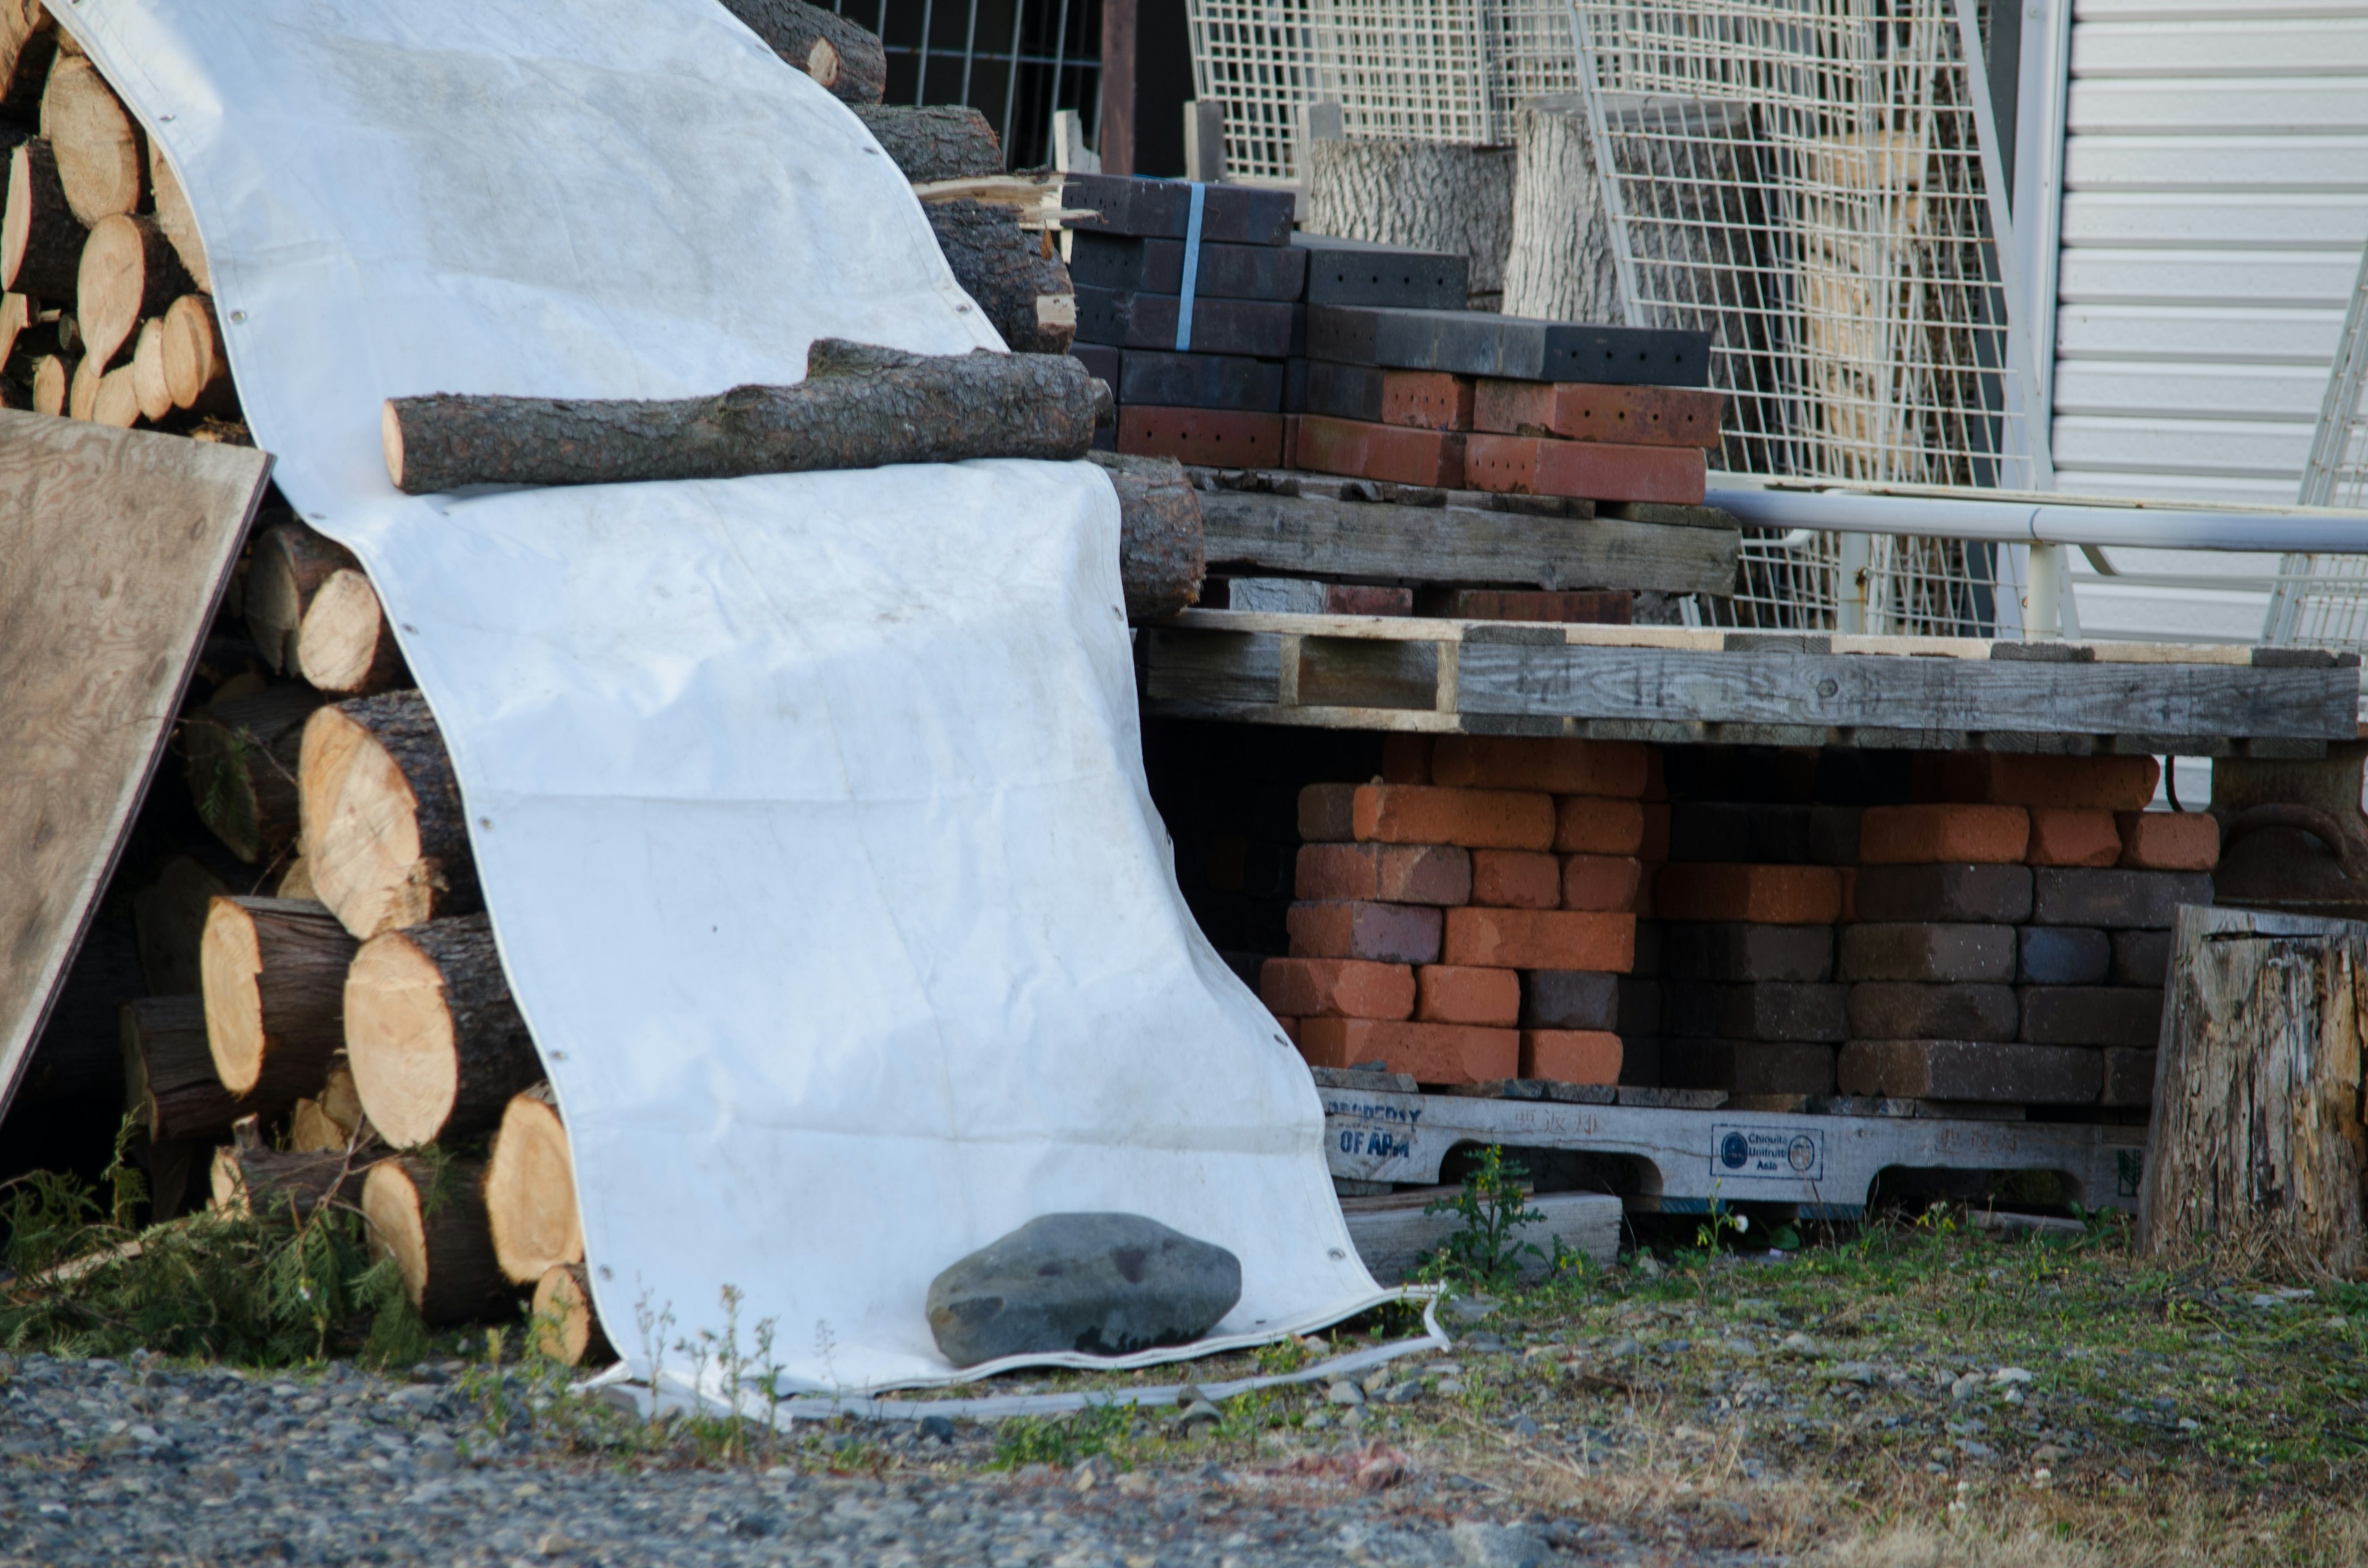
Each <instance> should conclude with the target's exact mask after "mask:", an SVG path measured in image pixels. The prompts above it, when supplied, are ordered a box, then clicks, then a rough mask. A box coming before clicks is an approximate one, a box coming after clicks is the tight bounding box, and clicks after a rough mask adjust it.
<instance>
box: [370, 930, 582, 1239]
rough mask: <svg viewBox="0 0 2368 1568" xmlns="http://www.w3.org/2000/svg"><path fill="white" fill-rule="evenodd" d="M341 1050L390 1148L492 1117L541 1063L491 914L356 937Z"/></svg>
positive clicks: (473, 1127)
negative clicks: (508, 978)
mask: <svg viewBox="0 0 2368 1568" xmlns="http://www.w3.org/2000/svg"><path fill="white" fill-rule="evenodd" d="M346 1058H347V1061H348V1062H351V1063H352V1065H353V1070H354V1089H355V1091H356V1092H357V1093H358V1094H359V1096H361V1103H362V1112H363V1114H364V1115H366V1116H368V1117H369V1118H370V1125H371V1126H372V1127H375V1128H377V1129H378V1134H379V1136H380V1137H381V1138H383V1139H385V1140H386V1141H387V1142H390V1143H392V1144H393V1145H394V1146H395V1147H396V1148H398V1149H413V1148H417V1147H418V1146H419V1145H421V1144H423V1143H433V1142H436V1141H437V1140H438V1139H440V1138H445V1137H448V1136H453V1135H457V1134H460V1133H463V1132H473V1131H477V1130H479V1129H481V1128H485V1127H491V1126H493V1125H494V1124H495V1123H496V1122H498V1121H500V1120H501V1119H502V1111H503V1108H504V1107H506V1106H507V1105H508V1104H509V1100H510V1096H512V1095H515V1094H517V1093H518V1091H519V1090H521V1089H523V1088H526V1087H527V1086H528V1085H531V1084H533V1083H535V1082H536V1081H537V1080H539V1079H540V1078H541V1076H542V1062H541V1058H540V1057H538V1056H536V1054H535V1051H534V1040H533V1038H532V1037H531V1036H529V1034H528V1033H527V1030H526V1020H525V1019H523V1018H521V1017H518V1005H517V1004H516V1003H514V1002H512V1001H511V1000H510V988H509V983H508V982H507V981H506V980H505V979H504V978H503V976H502V960H501V955H500V953H499V952H498V951H496V950H495V946H494V930H493V924H492V922H491V921H489V920H487V919H486V917H485V916H484V915H463V916H461V917H460V918H458V919H454V920H431V921H429V922H427V924H426V925H423V926H408V927H406V928H404V929H403V930H400V931H385V932H381V933H380V934H379V935H378V936H375V937H371V938H370V940H369V941H367V942H364V943H363V944H362V946H361V950H360V951H359V952H358V953H356V954H355V955H354V963H353V968H352V969H351V970H350V971H347V975H346ZM538 1272H539V1271H538ZM532 1278H534V1276H532V1275H529V1276H528V1277H527V1278H525V1279H521V1280H520V1281H519V1283H521V1284H525V1283H529V1282H530V1281H531V1280H532Z"/></svg>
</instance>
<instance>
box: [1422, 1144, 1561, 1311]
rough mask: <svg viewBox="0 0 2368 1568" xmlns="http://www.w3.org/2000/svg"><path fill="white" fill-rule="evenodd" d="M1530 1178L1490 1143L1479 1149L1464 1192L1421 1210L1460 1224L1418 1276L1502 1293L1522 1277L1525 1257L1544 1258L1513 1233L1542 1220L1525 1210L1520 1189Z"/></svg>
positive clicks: (1465, 1178) (1525, 1198)
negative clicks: (1525, 1180)
mask: <svg viewBox="0 0 2368 1568" xmlns="http://www.w3.org/2000/svg"><path fill="white" fill-rule="evenodd" d="M1527 1176H1529V1172H1528V1171H1527V1170H1525V1169H1523V1168H1522V1167H1521V1166H1520V1165H1518V1164H1515V1163H1513V1162H1511V1161H1508V1160H1507V1159H1506V1158H1505V1151H1504V1149H1503V1148H1502V1147H1501V1146H1499V1145H1497V1144H1494V1143H1491V1144H1490V1145H1488V1147H1486V1149H1483V1150H1482V1151H1481V1152H1480V1159H1479V1163H1478V1164H1476V1165H1474V1166H1473V1167H1472V1168H1471V1169H1470V1170H1469V1171H1467V1172H1465V1173H1464V1176H1463V1190H1462V1191H1460V1192H1458V1193H1456V1194H1455V1196H1454V1197H1452V1198H1448V1199H1440V1200H1439V1201H1438V1202H1435V1203H1432V1204H1429V1206H1427V1207H1426V1208H1425V1209H1424V1210H1423V1212H1424V1213H1426V1214H1452V1215H1455V1216H1456V1217H1457V1218H1458V1219H1460V1220H1462V1221H1463V1223H1462V1224H1461V1225H1459V1226H1458V1227H1457V1228H1456V1230H1455V1233H1453V1234H1452V1235H1451V1236H1449V1237H1448V1238H1447V1244H1446V1245H1445V1246H1443V1247H1442V1248H1440V1253H1439V1255H1438V1256H1436V1257H1434V1258H1432V1259H1431V1260H1430V1261H1429V1263H1427V1264H1425V1265H1424V1266H1423V1267H1422V1269H1421V1271H1420V1273H1421V1278H1425V1279H1429V1280H1433V1281H1439V1280H1452V1281H1456V1282H1460V1283H1463V1284H1466V1285H1470V1286H1473V1287H1475V1288H1478V1289H1483V1290H1506V1289H1508V1288H1510V1287H1511V1286H1512V1284H1513V1283H1514V1281H1515V1280H1516V1279H1517V1278H1519V1277H1520V1270H1521V1259H1522V1258H1523V1257H1534V1258H1537V1259H1540V1260H1541V1261H1543V1259H1544V1257H1545V1254H1543V1252H1541V1251H1540V1250H1539V1249H1538V1246H1537V1244H1535V1243H1534V1242H1524V1241H1521V1240H1520V1239H1519V1238H1518V1237H1517V1236H1516V1235H1515V1234H1514V1233H1515V1231H1516V1230H1517V1229H1518V1228H1519V1227H1520V1226H1522V1225H1537V1224H1543V1223H1544V1222H1545V1216H1544V1215H1543V1214H1541V1213H1539V1212H1538V1211H1537V1210H1534V1209H1531V1208H1530V1207H1529V1199H1528V1194H1527V1193H1526V1192H1525V1191H1524V1189H1523V1187H1522V1185H1521V1184H1522V1182H1523V1180H1524V1179H1525V1178H1526V1177H1527Z"/></svg>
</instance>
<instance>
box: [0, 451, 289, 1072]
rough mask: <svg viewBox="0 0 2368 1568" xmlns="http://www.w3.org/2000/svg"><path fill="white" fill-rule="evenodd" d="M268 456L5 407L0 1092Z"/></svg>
mask: <svg viewBox="0 0 2368 1568" xmlns="http://www.w3.org/2000/svg"><path fill="white" fill-rule="evenodd" d="M270 472H271V459H270V458H269V457H268V455H266V454H265V453H262V452H258V451H256V450H254V449H251V448H242V447H228V446H219V445H214V444H211V443H208V442H200V441H190V440H184V439H182V438H180V437H173V436H156V435H149V434H144V433H135V432H132V431H129V430H114V429H108V428H106V427H104V426H97V425H92V424H88V423H85V422H80V421H73V420H65V419H57V418H53V417H51V416H49V415H40V414H19V413H8V412H0V733H6V734H8V735H9V736H10V737H12V739H11V744H8V745H7V746H5V747H0V801H6V802H7V809H6V811H5V812H0V865H5V866H6V867H7V868H8V874H7V876H6V878H5V879H0V1110H5V1109H6V1105H7V1102H8V1100H9V1098H10V1097H12V1096H14V1095H15V1093H16V1086H17V1082H18V1081H19V1079H20V1078H21V1077H22V1076H23V1074H24V1070H25V1065H26V1062H27V1059H28V1057H29V1055H30V1054H31V1047H32V1042H33V1041H34V1040H36V1039H38V1038H39V1036H40V1028H41V1023H42V1020H43V1018H44V1017H46V1016H47V1015H48V1012H49V1009H50V1006H51V1000H52V997H53V995H54V994H55V991H56V988H57V985H58V982H59V980H60V978H61V977H62V976H63V975H64V973H65V971H66V969H67V967H68V966H69V965H70V964H71V963H72V962H73V961H74V950H75V949H76V947H77V946H79V944H80V943H81V941H82V936H83V932H84V930H85V927H86V926H87V925H88V924H89V920H90V916H91V915H92V912H93V910H94V909H95V907H96V905H97V902H98V897H99V893H100V892H101V891H102V890H103V889H104V888H105V887H106V885H107V879H108V875H109V874H110V873H111V871H112V870H113V869H114V865H115V859H116V856H117V854H118V852H119V850H120V847H121V844H122V839H123V835H124V832H125V830H126V829H127V828H128V827H129V826H130V825H131V818H132V815H133V813H134V812H137V811H138V810H139V806H140V799H141V796H142V793H143V792H144V791H145V790H146V788H147V784H148V778H149V776H150V774H151V773H153V772H154V769H155V766H156V759H157V757H158V756H159V755H160V754H161V753H162V752H163V750H164V746H165V736H166V734H167V733H168V732H169V731H170V729H171V727H172V722H173V716H174V714H175V712H176V710H178V708H179V705H180V699H181V693H182V691H183V689H184V688H185V687H187V685H188V678H189V672H190V669H191V668H192V666H193V665H195V663H196V661H197V656H198V650H199V646H200V645H201V644H202V642H204V640H205V634H206V628H207V627H208V626H209V625H210V624H211V622H212V619H213V614H214V607H215V605H216V603H217V602H218V601H219V599H220V598H221V597H222V585H223V583H224V582H225V581H227V580H228V577H229V574H230V568H231V564H232V562H233V561H235V560H236V559H237V556H238V550H239V544H240V541H241V540H244V539H245V537H246V529H247V525H248V523H249V521H250V520H251V519H252V518H253V516H254V513H255V508H256V505H257V504H258V503H259V502H260V501H261V500H262V497H263V490H264V484H265V482H266V480H267V479H268V476H269V474H270Z"/></svg>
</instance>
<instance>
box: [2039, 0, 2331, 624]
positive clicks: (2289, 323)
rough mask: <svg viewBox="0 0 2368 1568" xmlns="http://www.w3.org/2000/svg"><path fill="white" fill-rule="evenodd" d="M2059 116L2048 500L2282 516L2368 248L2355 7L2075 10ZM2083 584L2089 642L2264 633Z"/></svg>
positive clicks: (2256, 615) (2250, 617)
mask: <svg viewBox="0 0 2368 1568" xmlns="http://www.w3.org/2000/svg"><path fill="white" fill-rule="evenodd" d="M2065 123H2066V129H2065V143H2064V172H2063V180H2064V199H2063V207H2062V212H2061V246H2062V249H2061V252H2060V255H2059V257H2058V273H2057V285H2056V297H2057V301H2058V304H2057V311H2056V319H2055V365H2054V387H2053V397H2054V426H2053V429H2054V456H2055V476H2056V478H2055V483H2056V484H2057V487H2058V488H2060V489H2063V490H2066V491H2076V492H2087V493H2091V494H2129V495H2184V496H2191V497H2195V498H2199V499H2202V498H2219V499H2226V500H2232V501H2267V502H2291V501H2292V500H2294V494H2295V492H2296V489H2297V487H2298V486H2299V484H2300V483H2301V476H2302V467H2303V460H2304V457H2305V453H2306V452H2307V450H2308V449H2309V446H2310V435H2311V426H2312V422H2313V421H2314V420H2315V419H2316V417H2317V413H2318V404H2319V400H2320V396H2321V394H2322V392H2324V391H2325V388H2326V384H2327V374H2328V364H2329V362H2330V360H2331V358H2332V357H2333V354H2334V350H2335V340H2336V336H2337V335H2338V333H2339V331H2340V328H2341V326H2342V322H2343V304H2344V300H2345V297H2346V295H2347V293H2348V292H2349V290H2350V287H2351V278H2352V277H2353V275H2354V274H2355V272H2356V271H2357V269H2358V266H2359V258H2360V249H2361V245H2362V243H2363V241H2368V0H2250V3H2246V0H2077V3H2076V5H2075V6H2074V10H2073V19H2072V36H2071V55H2070V83H2069V89H2068V93H2067V95H2066V110H2065ZM2115 562H2116V564H2119V565H2121V566H2123V568H2124V569H2125V570H2131V571H2149V570H2170V571H2193V570H2195V569H2197V567H2198V565H2199V564H2200V563H2199V562H2197V561H2196V560H2195V559H2194V558H2193V557H2187V558H2184V559H2181V558H2179V557H2155V558H2151V559H2149V558H2146V557H2142V556H2139V555H2136V554H2135V553H2131V554H2127V555H2124V554H2123V553H2121V552H2117V553H2116V556H2115ZM2215 564H2216V565H2217V566H2218V567H2219V568H2220V569H2221V570H2222V571H2223V572H2226V571H2236V572H2248V571H2249V572H2266V571H2267V570H2269V569H2270V568H2271V566H2272V565H2273V564H2274V561H2273V558H2267V557H2264V558H2261V559H2260V560H2259V561H2253V560H2250V559H2247V560H2244V561H2235V560H2229V559H2227V558H2221V559H2220V560H2219V561H2218V562H2216V563H2215ZM2079 587H2080V590H2081V595H2080V597H2081V612H2082V615H2081V619H2082V622H2083V626H2084V629H2085V630H2087V631H2089V632H2090V633H2091V634H2092V635H2093V634H2097V633H2100V632H2101V633H2105V634H2109V635H2110V634H2129V635H2138V634H2147V635H2174V634H2178V635H2187V636H2193V635H2197V634H2199V633H2201V634H2209V635H2215V636H2222V637H2232V638H2238V639H2250V638H2252V637H2254V636H2255V635H2257V634H2258V632H2259V631H2260V609H2261V603H2262V598H2261V596H2260V595H2259V594H2255V593H2243V592H2234V593H2232V592H2227V591H2224V590H2215V589H2212V588H2207V587H2203V586H2202V585H2199V586H2198V587H2196V588H2195V589H2192V590H2184V589H2178V588H2168V587H2147V588H2135V587H2127V588H2117V587H2115V586H2113V585H2111V584H2110V583H2109V582H2107V581H2104V580H2100V579H2096V578H2093V577H2084V578H2083V579H2082V580H2081V582H2080V584H2079Z"/></svg>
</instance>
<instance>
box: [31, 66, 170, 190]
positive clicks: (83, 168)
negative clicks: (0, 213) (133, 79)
mask: <svg viewBox="0 0 2368 1568" xmlns="http://www.w3.org/2000/svg"><path fill="white" fill-rule="evenodd" d="M41 134H42V135H43V136H45V137H47V138H48V139H49V142H50V146H51V150H52V151H54V152H55V153H57V159H58V180H59V183H60V184H62V185H63V186H64V187H65V193H66V205H67V206H68V207H70V208H72V209H73V210H74V217H75V218H76V220H78V221H79V222H81V223H82V225H83V226H84V227H85V228H95V227H97V223H98V221H99V220H100V219H102V218H115V217H120V216H122V215H124V214H126V213H131V212H137V211H138V210H140V203H141V201H142V199H143V198H144V197H146V196H147V194H148V139H147V138H146V137H144V136H142V134H141V133H140V126H139V124H138V122H137V121H135V120H134V119H132V118H131V111H130V110H128V109H126V108H124V107H123V100H122V99H120V98H119V97H116V96H115V89H114V88H112V87H110V86H108V85H107V79H106V78H105V77H103V76H101V75H100V74H98V67H97V66H95V65H93V64H92V63H91V62H89V61H88V60H87V59H85V57H83V56H81V55H78V54H75V55H61V56H60V57H59V59H58V61H57V62H56V63H55V64H54V65H52V66H51V67H50V82H49V86H48V87H47V88H46V89H45V90H44V91H43V92H42V94H41Z"/></svg>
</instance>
